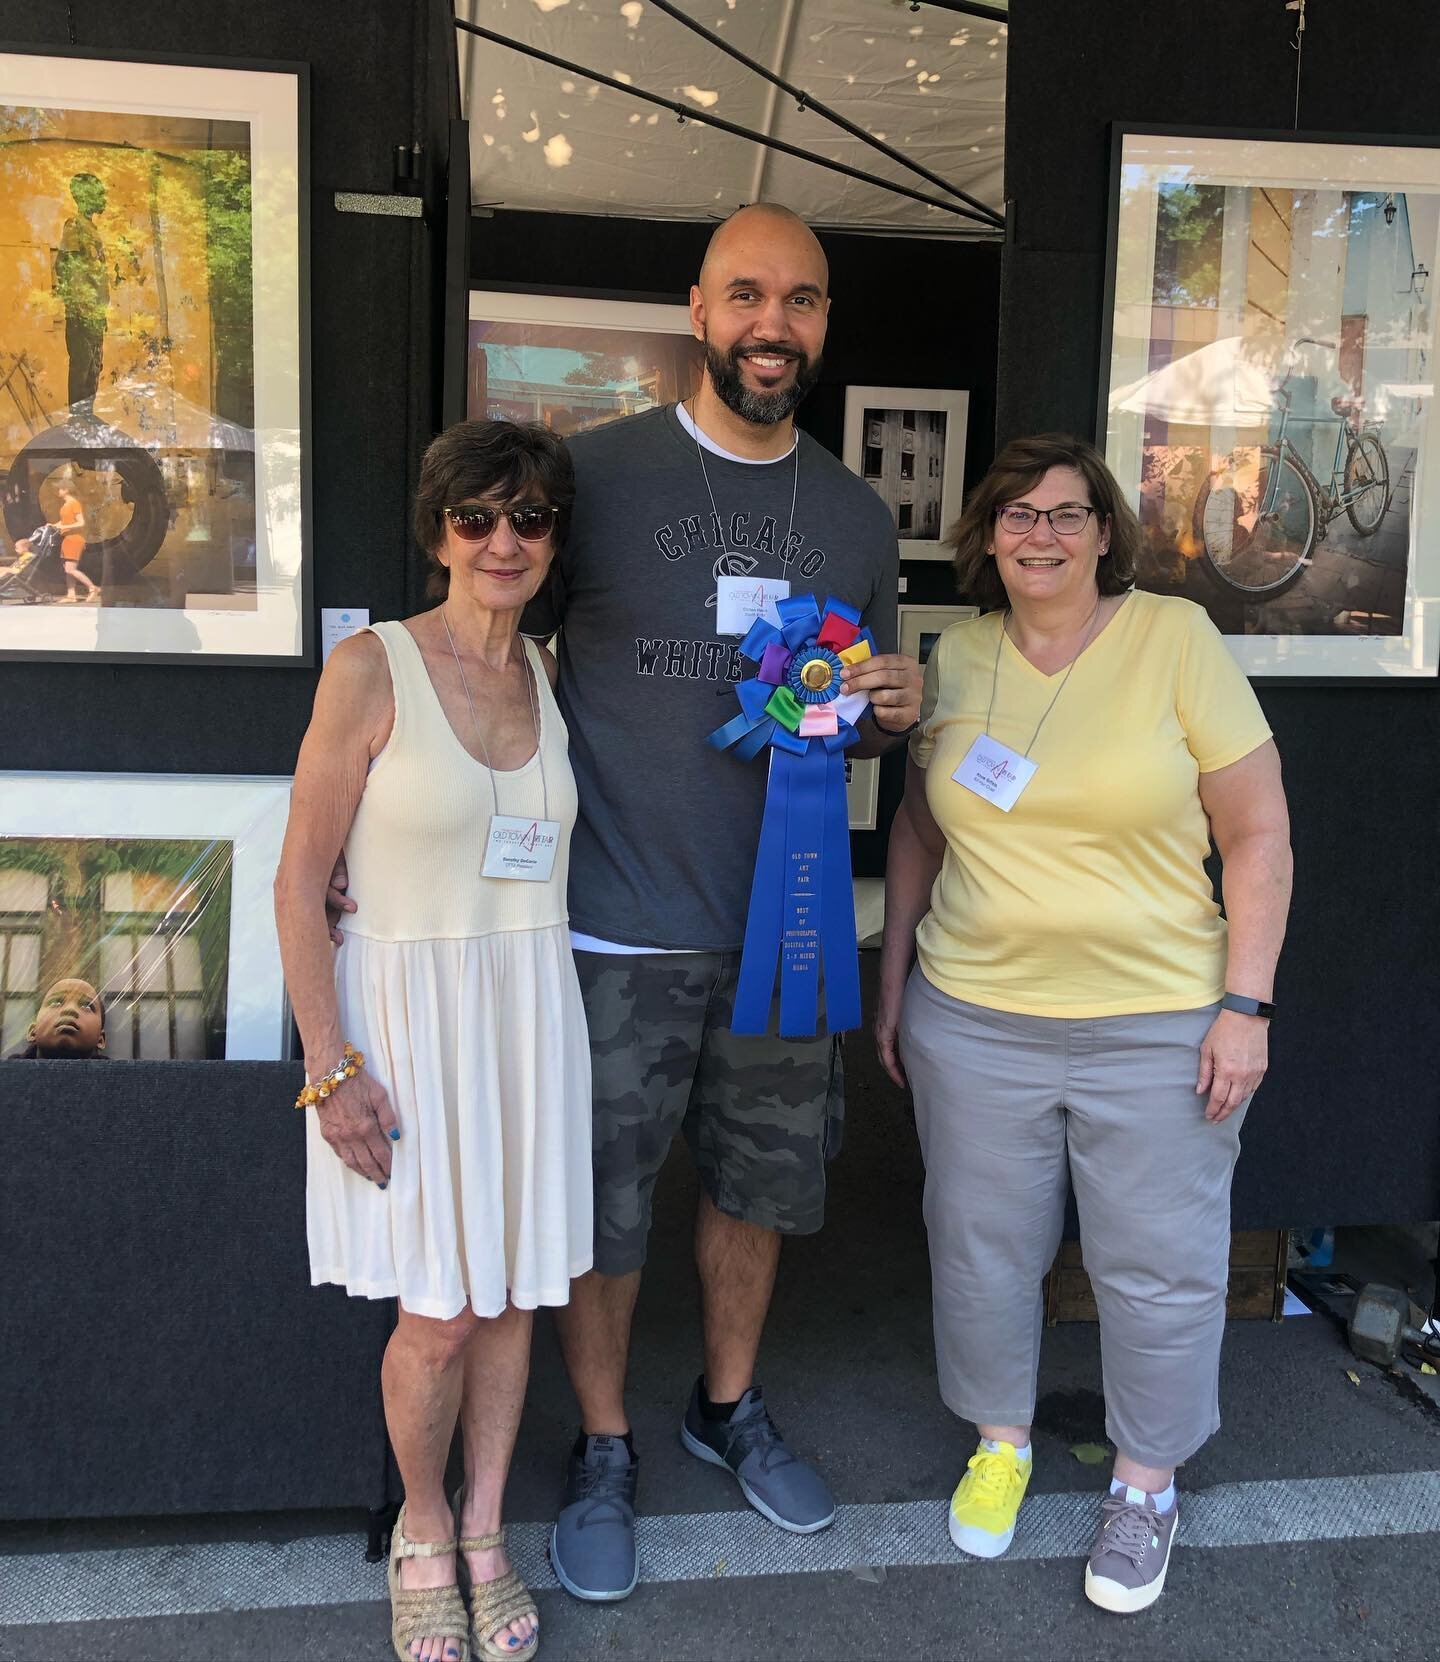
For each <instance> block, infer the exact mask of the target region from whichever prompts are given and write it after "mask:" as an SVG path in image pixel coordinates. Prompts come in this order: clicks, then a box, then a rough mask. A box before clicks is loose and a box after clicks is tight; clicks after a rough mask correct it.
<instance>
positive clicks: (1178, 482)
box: [1097, 127, 1440, 679]
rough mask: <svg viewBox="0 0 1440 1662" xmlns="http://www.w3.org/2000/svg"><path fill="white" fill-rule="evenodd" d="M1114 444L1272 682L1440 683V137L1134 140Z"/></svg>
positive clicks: (1173, 541)
mask: <svg viewBox="0 0 1440 1662" xmlns="http://www.w3.org/2000/svg"><path fill="white" fill-rule="evenodd" d="M1113 142H1114V153H1113V174H1112V197H1111V224H1110V249H1109V271H1108V294H1107V301H1106V317H1105V325H1106V337H1105V350H1104V353H1103V361H1104V372H1103V373H1104V380H1103V384H1102V386H1101V388H1100V406H1099V415H1098V423H1097V424H1098V429H1099V433H1100V440H1099V442H1100V443H1101V445H1102V446H1103V448H1104V450H1105V453H1106V457H1107V459H1108V460H1109V462H1110V465H1111V467H1112V468H1113V469H1114V471H1115V473H1116V476H1117V477H1118V479H1119V480H1120V483H1121V486H1122V487H1123V488H1124V490H1125V491H1126V492H1127V494H1128V496H1129V499H1130V501H1131V503H1132V504H1133V505H1134V507H1135V509H1136V512H1137V513H1138V515H1139V518H1140V525H1141V530H1142V534H1143V550H1142V556H1141V562H1140V570H1139V578H1138V580H1139V583H1140V586H1141V587H1142V588H1146V589H1151V590H1154V591H1155V592H1157V593H1161V594H1180V595H1184V596H1186V597H1187V598H1189V599H1191V600H1194V601H1196V602H1198V603H1199V604H1200V605H1202V606H1204V607H1205V609H1206V611H1207V612H1209V614H1210V616H1211V617H1212V618H1213V619H1214V621H1215V623H1216V625H1217V626H1218V627H1219V629H1220V630H1221V632H1222V633H1223V634H1224V635H1225V636H1226V637H1227V639H1228V642H1229V645H1230V647H1231V649H1232V650H1233V652H1234V654H1235V656H1236V658H1237V659H1238V660H1239V662H1240V663H1241V664H1242V665H1243V666H1244V668H1245V669H1246V670H1247V671H1248V672H1249V673H1250V674H1252V675H1256V676H1283V677H1299V678H1304V679H1332V678H1347V679H1349V678H1356V677H1358V678H1369V679H1391V678H1396V677H1414V676H1434V675H1435V673H1436V666H1437V660H1440V515H1437V513H1436V502H1435V500H1434V497H1435V492H1436V489H1437V483H1440V428H1437V424H1436V422H1435V420H1434V419H1433V415H1432V406H1433V404H1434V378H1435V368H1434V364H1435V344H1436V343H1435V299H1436V297H1435V293H1434V289H1433V284H1432V273H1434V271H1435V270H1436V267H1437V263H1440V146H1435V145H1424V144H1418V143H1415V142H1414V141H1402V142H1395V143H1387V142H1384V141H1380V140H1374V139H1357V138H1354V137H1349V136H1347V137H1346V138H1344V139H1343V140H1330V139H1327V138H1324V137H1312V136H1306V135H1299V134H1286V135H1283V136H1266V135H1253V136H1247V135H1243V134H1236V133H1210V132H1203V131H1181V130H1178V129H1168V128H1160V129H1153V128H1152V129H1146V130H1137V129H1133V128H1128V127H1126V128H1117V129H1116V130H1115V132H1114V138H1113Z"/></svg>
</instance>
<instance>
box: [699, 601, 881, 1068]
mask: <svg viewBox="0 0 1440 1662" xmlns="http://www.w3.org/2000/svg"><path fill="white" fill-rule="evenodd" d="M775 610H776V616H777V618H778V620H779V621H778V624H775V623H767V622H766V621H765V620H764V618H757V619H756V621H755V622H754V623H753V624H752V625H751V628H750V631H749V633H748V634H747V635H746V636H745V639H744V640H743V641H742V642H741V643H740V652H741V655H742V656H743V657H746V658H748V659H749V660H750V661H751V663H753V664H756V665H758V666H759V667H758V669H757V672H756V674H755V675H754V676H753V677H751V678H750V679H749V680H745V681H741V682H740V683H739V685H738V686H737V687H736V688H735V694H736V697H737V698H738V699H739V700H740V714H739V715H738V716H736V717H735V718H734V719H733V720H732V721H728V722H726V724H725V725H724V726H723V727H721V728H720V729H719V730H718V731H716V732H714V733H711V734H710V736H709V738H708V739H707V740H706V742H707V743H708V744H711V745H713V746H714V747H715V748H716V749H717V750H729V749H731V748H732V747H733V749H734V751H735V754H736V755H737V756H739V757H740V758H741V759H742V760H744V761H749V760H751V759H752V758H754V757H758V756H762V755H763V756H767V757H768V758H769V766H770V777H769V783H768V785H767V787H766V793H765V817H764V820H763V821H762V823H761V827H760V846H759V848H758V850H757V851H756V855H755V879H754V882H753V883H752V884H751V888H750V913H749V916H748V918H747V919H746V923H745V947H744V950H743V952H742V953H741V957H740V978H739V983H738V985H737V987H736V992H735V1009H734V1014H733V1016H732V1018H731V1022H730V1030H731V1032H732V1033H765V1032H768V1031H769V1027H770V1007H771V1003H772V1001H773V999H774V993H775V966H776V963H777V962H778V963H779V966H780V1033H781V1036H782V1037H783V1038H787V1039H799V1038H808V1037H810V1036H811V1035H812V1034H813V1033H814V1032H815V1030H816V1025H817V1022H818V1019H819V1009H820V987H821V969H822V967H823V969H824V989H825V1025H826V1029H827V1031H829V1032H831V1033H843V1032H844V1031H845V1030H846V1029H847V1028H851V1027H858V1026H859V1025H860V965H859V954H858V951H857V948H856V941H855V892H854V889H853V887H852V886H851V880H850V816H849V812H848V809H847V806H846V801H845V752H846V750H848V749H849V748H850V746H851V745H852V744H854V743H856V742H857V740H858V739H859V737H860V735H859V734H858V733H857V732H856V731H855V725H854V724H855V723H856V722H857V721H858V720H859V719H860V716H861V714H862V712H863V711H864V709H865V707H866V705H867V704H868V703H869V702H870V701H869V699H868V698H867V697H866V696H865V694H864V693H851V694H848V695H844V696H842V694H841V690H840V685H841V684H840V676H841V674H842V672H843V671H844V670H845V668H846V667H847V666H849V665H852V664H862V663H864V662H865V660H866V659H867V658H869V657H870V656H871V655H872V654H873V653H874V650H875V640H874V637H873V636H872V635H871V633H870V631H869V630H868V629H863V628H862V627H861V626H860V613H859V612H858V611H856V609H855V608H854V607H853V606H847V605H846V604H845V603H844V602H843V601H840V600H833V599H832V600H828V601H827V602H826V603H825V609H824V611H823V612H822V611H821V610H820V607H819V605H818V604H817V603H816V600H815V597H814V595H811V594H802V595H795V596H793V597H792V598H787V599H783V600H778V601H777V602H776V607H775Z"/></svg>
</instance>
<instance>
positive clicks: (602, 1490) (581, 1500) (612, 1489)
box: [550, 1437, 640, 1602]
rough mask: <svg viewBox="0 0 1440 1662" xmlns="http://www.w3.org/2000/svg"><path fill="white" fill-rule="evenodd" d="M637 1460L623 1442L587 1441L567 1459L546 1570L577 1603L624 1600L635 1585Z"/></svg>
mask: <svg viewBox="0 0 1440 1662" xmlns="http://www.w3.org/2000/svg"><path fill="white" fill-rule="evenodd" d="M639 1473H640V1461H639V1458H638V1456H637V1457H635V1458H632V1457H631V1454H630V1451H629V1449H628V1448H626V1446H625V1439H624V1438H623V1437H587V1438H586V1439H585V1452H584V1454H583V1455H580V1454H574V1453H572V1454H571V1456H570V1465H569V1469H568V1471H567V1473H566V1478H565V1503H564V1505H563V1506H562V1507H561V1508H560V1516H559V1517H558V1518H556V1520H555V1527H554V1529H552V1530H551V1532H550V1566H551V1568H552V1569H553V1570H554V1571H555V1577H556V1580H558V1581H559V1583H560V1585H561V1586H562V1587H563V1588H564V1589H565V1591H566V1592H567V1593H572V1594H573V1595H574V1596H575V1597H576V1598H577V1599H586V1600H589V1601H591V1602H604V1601H607V1600H613V1599H623V1598H628V1597H629V1596H630V1594H631V1593H633V1592H634V1591H635V1584H636V1582H637V1581H639V1579H640V1568H639V1564H638V1562H637V1560H636V1556H635V1482H636V1479H637V1477H638V1476H639Z"/></svg>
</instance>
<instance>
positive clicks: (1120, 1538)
mask: <svg viewBox="0 0 1440 1662" xmlns="http://www.w3.org/2000/svg"><path fill="white" fill-rule="evenodd" d="M1135 1494H1139V1490H1136V1489H1127V1490H1126V1491H1125V1493H1124V1494H1123V1495H1106V1497H1105V1499H1104V1500H1103V1501H1102V1502H1101V1503H1100V1527H1099V1529H1097V1530H1096V1532H1095V1545H1094V1546H1093V1547H1091V1549H1090V1561H1089V1563H1088V1564H1086V1566H1085V1597H1086V1598H1087V1599H1089V1600H1090V1602H1091V1604H1098V1605H1099V1606H1100V1608H1101V1609H1102V1610H1114V1611H1116V1612H1118V1613H1120V1614H1128V1613H1130V1612H1131V1611H1135V1610H1144V1609H1145V1608H1146V1607H1147V1606H1149V1605H1152V1604H1154V1602H1155V1600H1156V1599H1158V1598H1159V1597H1160V1595H1161V1593H1163V1592H1164V1591H1165V1571H1166V1570H1167V1569H1168V1568H1169V1565H1170V1548H1171V1546H1172V1545H1173V1544H1174V1541H1175V1526H1176V1525H1177V1524H1178V1523H1179V1521H1180V1506H1179V1503H1178V1501H1177V1503H1176V1504H1175V1505H1174V1506H1172V1507H1171V1508H1170V1510H1169V1511H1168V1512H1157V1511H1156V1510H1155V1500H1154V1496H1152V1495H1142V1496H1141V1498H1140V1499H1139V1500H1138V1501H1134V1500H1131V1499H1130V1496H1131V1495H1135Z"/></svg>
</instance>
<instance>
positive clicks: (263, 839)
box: [0, 773, 291, 1062]
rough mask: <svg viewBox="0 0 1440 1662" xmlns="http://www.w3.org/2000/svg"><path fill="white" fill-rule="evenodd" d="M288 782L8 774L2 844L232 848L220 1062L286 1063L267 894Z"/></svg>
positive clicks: (285, 1022)
mask: <svg viewBox="0 0 1440 1662" xmlns="http://www.w3.org/2000/svg"><path fill="white" fill-rule="evenodd" d="M290 783H291V782H290V780H289V779H288V778H264V777H245V776H235V777H233V778H221V777H218V776H205V775H199V776H188V775H172V774H136V773H131V774H126V773H106V774H100V773H4V774H0V840H5V839H23V838H44V839H70V838H74V839H77V840H84V841H92V840H93V841H111V840H124V841H130V842H133V841H148V840H155V841H162V842H167V843H173V842H175V841H177V840H182V839H191V838H193V839H197V840H206V841H210V840H221V841H224V842H226V843H228V844H229V845H230V849H231V865H230V918H229V936H228V956H227V970H226V983H227V986H226V1002H225V1024H224V1025H225V1044H224V1060H225V1061H247V1062H273V1061H283V1060H286V1059H287V1058H288V1056H289V1052H290V1048H291V1046H290V1031H291V1026H290V1012H289V1007H288V1004H287V1002H286V997H285V979H284V974H283V972H282V970H281V966H280V943H279V939H278V936H277V933H276V928H275V914H274V902H273V898H272V893H271V887H272V884H273V882H274V878H275V871H276V868H277V867H278V865H279V862H280V847H281V843H282V841H283V839H284V835H285V822H286V819H287V817H288V814H289V806H290ZM89 978H90V979H92V980H93V979H94V977H93V976H92V977H89ZM96 984H97V985H98V982H97V983H96Z"/></svg>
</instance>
